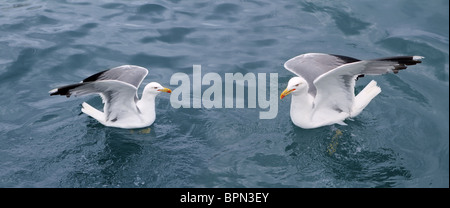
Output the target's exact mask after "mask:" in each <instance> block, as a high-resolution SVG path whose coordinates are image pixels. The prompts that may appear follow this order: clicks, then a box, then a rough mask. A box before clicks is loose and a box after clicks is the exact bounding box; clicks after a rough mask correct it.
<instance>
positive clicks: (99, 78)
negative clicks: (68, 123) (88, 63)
mask: <svg viewBox="0 0 450 208" xmlns="http://www.w3.org/2000/svg"><path fill="white" fill-rule="evenodd" d="M147 74H148V70H147V69H146V68H144V67H140V66H134V65H123V66H118V67H115V68H112V69H109V70H105V71H101V72H99V73H96V74H94V75H92V76H90V77H88V78H86V79H84V80H83V81H81V82H80V83H77V84H71V85H66V86H62V87H59V88H56V89H53V90H50V91H49V93H50V96H52V95H61V96H62V95H65V96H67V97H70V96H71V95H74V96H78V95H88V94H99V95H100V96H101V98H102V100H103V103H104V106H103V112H102V111H100V110H97V109H95V108H94V107H92V106H91V105H89V104H87V103H86V102H83V104H82V108H81V111H82V112H83V113H85V114H87V115H89V116H91V117H92V118H94V119H95V120H97V121H98V122H100V123H101V124H103V125H105V126H109V127H117V128H124V129H135V128H144V127H148V126H150V125H152V124H153V122H154V121H155V118H156V113H155V97H156V96H157V95H158V94H159V93H161V92H167V93H171V92H172V91H171V90H170V89H168V88H164V87H163V86H161V85H160V84H159V83H157V82H150V83H149V84H147V85H146V86H145V88H144V91H143V93H142V97H141V99H139V97H138V95H137V90H138V88H139V85H141V83H142V81H143V80H144V78H145V77H146V76H147Z"/></svg>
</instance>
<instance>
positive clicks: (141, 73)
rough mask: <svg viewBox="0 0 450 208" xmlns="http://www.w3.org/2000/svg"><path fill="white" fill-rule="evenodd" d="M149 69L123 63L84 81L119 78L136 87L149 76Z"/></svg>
mask: <svg viewBox="0 0 450 208" xmlns="http://www.w3.org/2000/svg"><path fill="white" fill-rule="evenodd" d="M147 74H148V70H147V69H146V68H144V67H140V66H134V65H123V66H118V67H114V68H112V69H108V70H105V71H101V72H99V73H97V74H94V75H92V76H90V77H88V78H86V79H84V80H83V81H81V83H85V82H94V81H98V80H117V81H122V82H125V83H128V84H131V85H133V86H134V87H136V88H139V85H141V83H142V81H143V80H144V78H145V76H147Z"/></svg>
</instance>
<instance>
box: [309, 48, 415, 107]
mask: <svg viewBox="0 0 450 208" xmlns="http://www.w3.org/2000/svg"><path fill="white" fill-rule="evenodd" d="M422 58H423V57H421V56H397V57H388V58H381V59H373V60H364V61H357V62H353V63H348V64H344V65H341V66H339V67H337V68H335V69H332V70H330V71H328V72H326V73H324V74H322V75H320V76H318V77H317V78H316V79H315V80H314V82H313V83H314V86H315V88H316V89H317V94H316V97H315V99H314V107H315V108H316V110H319V109H320V108H330V109H333V110H336V111H338V112H350V110H351V108H352V105H353V100H354V97H355V93H354V89H355V88H354V87H355V78H356V77H357V76H359V75H380V74H385V73H389V72H393V73H398V71H399V70H402V69H406V66H407V65H415V64H417V63H421V61H420V60H421V59H422Z"/></svg>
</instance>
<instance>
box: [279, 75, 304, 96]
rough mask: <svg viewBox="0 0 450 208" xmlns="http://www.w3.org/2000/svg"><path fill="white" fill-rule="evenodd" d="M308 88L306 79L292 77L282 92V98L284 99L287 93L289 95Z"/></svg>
mask: <svg viewBox="0 0 450 208" xmlns="http://www.w3.org/2000/svg"><path fill="white" fill-rule="evenodd" d="M305 89H306V90H307V89H308V84H307V83H306V80H305V79H303V78H301V77H292V78H291V79H290V80H289V82H288V86H287V87H286V89H285V90H284V91H283V92H282V93H281V95H280V99H283V98H284V97H286V95H289V94H291V93H297V92H300V91H303V90H305Z"/></svg>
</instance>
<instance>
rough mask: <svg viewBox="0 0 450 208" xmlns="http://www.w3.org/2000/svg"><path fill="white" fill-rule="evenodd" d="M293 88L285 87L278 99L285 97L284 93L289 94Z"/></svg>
mask: <svg viewBox="0 0 450 208" xmlns="http://www.w3.org/2000/svg"><path fill="white" fill-rule="evenodd" d="M294 90H295V89H292V90H288V89H285V90H284V91H283V92H282V93H281V95H280V100H281V99H283V98H284V97H286V95H289V94H290V93H291V92H293V91H294Z"/></svg>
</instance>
